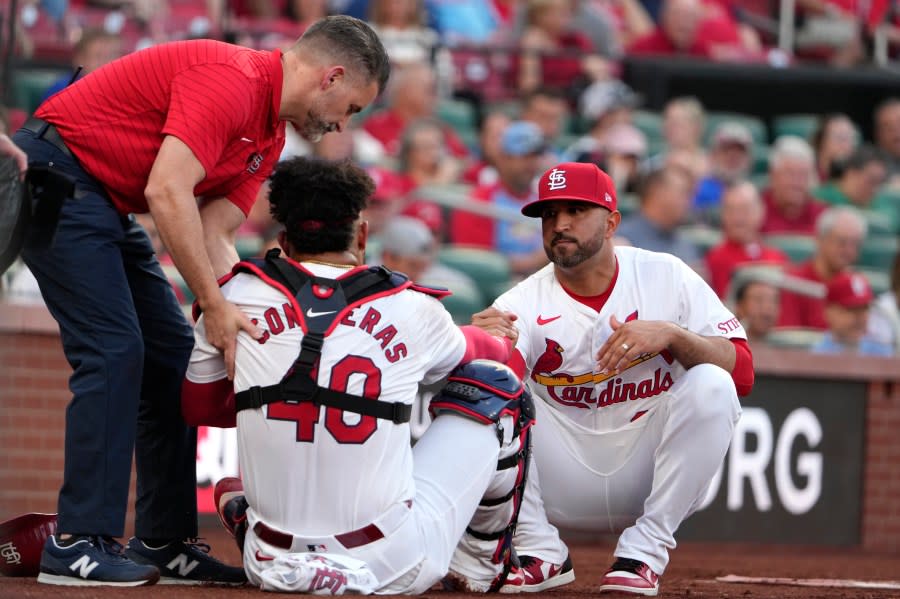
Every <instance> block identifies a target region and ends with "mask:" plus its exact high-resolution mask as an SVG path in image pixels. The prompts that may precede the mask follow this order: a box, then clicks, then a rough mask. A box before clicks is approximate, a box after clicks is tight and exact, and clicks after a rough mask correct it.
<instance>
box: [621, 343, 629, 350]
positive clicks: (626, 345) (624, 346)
mask: <svg viewBox="0 0 900 599" xmlns="http://www.w3.org/2000/svg"><path fill="white" fill-rule="evenodd" d="M622 349H624V350H625V351H628V344H627V343H623V344H622Z"/></svg>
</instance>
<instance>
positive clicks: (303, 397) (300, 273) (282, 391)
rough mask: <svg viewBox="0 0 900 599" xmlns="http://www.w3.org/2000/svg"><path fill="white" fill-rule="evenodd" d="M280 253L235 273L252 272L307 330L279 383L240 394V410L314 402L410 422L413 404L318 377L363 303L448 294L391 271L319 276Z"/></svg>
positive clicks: (274, 252)
mask: <svg viewBox="0 0 900 599" xmlns="http://www.w3.org/2000/svg"><path fill="white" fill-rule="evenodd" d="M279 253H280V251H279V250H277V249H275V250H270V251H269V253H267V254H266V257H265V258H264V259H254V260H246V261H243V262H240V263H239V264H238V265H237V266H235V268H234V270H233V271H232V274H237V273H239V272H246V273H250V274H253V275H255V276H258V277H259V278H261V279H262V280H263V281H265V282H266V283H268V284H269V285H272V286H273V287H275V288H277V289H279V290H280V291H282V292H283V293H284V294H285V295H286V296H287V297H288V299H289V300H291V302H292V303H293V306H294V311H295V313H296V315H297V320H298V321H299V323H300V326H301V328H302V329H303V341H302V342H301V344H300V353H299V355H298V356H297V359H296V360H295V361H294V364H293V366H292V367H291V368H290V369H289V370H288V372H287V374H285V376H284V378H283V379H281V382H279V383H278V384H276V385H269V386H266V387H259V386H256V387H251V388H249V389H247V390H246V391H241V392H240V393H237V394H236V395H235V407H236V409H237V411H239V412H240V411H241V410H247V409H256V408H259V407H261V406H263V405H265V404H269V403H273V402H281V401H286V402H297V403H299V402H303V401H310V402H312V403H314V404H315V405H317V406H318V405H326V406H330V407H334V408H338V409H342V410H346V411H349V412H353V413H356V414H362V415H364V416H374V417H375V418H381V419H385V420H390V421H392V422H394V423H396V424H402V423H404V422H409V419H410V414H411V413H412V406H411V405H408V404H404V403H402V402H386V401H380V400H376V399H375V398H364V397H360V396H357V395H351V394H349V393H344V392H341V391H334V390H332V389H328V388H325V387H321V386H319V385H318V383H317V382H316V380H315V378H313V376H312V372H313V369H314V368H315V366H316V364H317V363H318V361H319V357H320V355H321V353H322V345H323V343H324V341H325V338H326V337H327V336H328V335H329V334H330V333H331V332H332V331H333V330H334V328H335V327H336V326H337V324H338V323H339V322H340V321H341V319H342V318H343V317H344V315H345V314H346V313H348V312H349V311H350V310H352V309H353V308H355V307H356V306H358V305H359V304H362V303H364V302H366V301H370V300H371V299H372V298H374V297H383V296H385V295H391V294H394V293H398V292H400V291H403V290H404V289H408V288H413V289H415V290H417V291H422V292H424V293H429V294H431V295H435V296H438V297H441V296H444V295H446V292H443V291H441V290H436V289H435V290H432V289H429V288H425V287H419V286H416V285H413V284H412V283H411V282H410V281H409V279H407V278H406V276H405V275H402V274H399V273H394V272H391V271H390V270H388V269H387V268H385V267H383V266H371V267H369V268H367V269H365V270H359V271H356V272H353V273H351V274H349V275H347V276H344V277H341V278H340V279H328V278H325V277H317V276H315V275H313V274H312V273H310V272H308V271H305V270H303V269H301V268H297V267H296V266H294V265H292V264H291V263H289V262H288V261H287V260H284V259H283V258H280V257H279Z"/></svg>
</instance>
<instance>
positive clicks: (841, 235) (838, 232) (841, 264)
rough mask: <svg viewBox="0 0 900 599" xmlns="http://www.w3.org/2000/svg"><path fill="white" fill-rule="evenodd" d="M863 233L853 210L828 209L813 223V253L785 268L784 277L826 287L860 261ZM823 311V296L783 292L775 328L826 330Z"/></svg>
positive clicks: (863, 230)
mask: <svg viewBox="0 0 900 599" xmlns="http://www.w3.org/2000/svg"><path fill="white" fill-rule="evenodd" d="M866 231H867V226H866V221H865V220H864V219H863V217H862V216H860V214H859V211H857V210H856V209H855V208H851V207H849V206H836V207H833V208H829V209H828V210H826V211H825V212H823V213H822V215H821V216H820V217H819V219H818V221H816V253H815V254H814V255H813V257H812V258H811V259H810V260H809V261H807V262H804V263H803V264H800V265H798V266H795V267H793V268H790V269H788V270H787V274H789V275H793V276H795V277H799V278H801V279H806V280H809V281H813V282H816V283H821V284H823V285H827V284H828V283H829V282H830V281H831V280H832V279H833V278H834V277H835V276H837V275H838V274H840V273H844V272H849V271H850V266H851V265H852V264H853V263H854V262H856V260H857V258H859V250H860V247H862V243H863V240H864V239H865V238H866ZM824 310H825V300H824V298H823V297H809V296H805V295H800V294H797V293H793V292H788V291H785V292H784V294H783V295H782V299H781V318H780V319H779V322H778V325H779V326H783V327H810V328H815V329H822V330H824V329H826V328H828V325H827V323H826V321H825V312H824Z"/></svg>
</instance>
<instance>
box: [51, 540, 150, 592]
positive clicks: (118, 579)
mask: <svg viewBox="0 0 900 599" xmlns="http://www.w3.org/2000/svg"><path fill="white" fill-rule="evenodd" d="M40 568H41V570H40V574H38V578H37V579H38V582H40V583H43V584H56V585H62V586H91V587H94V586H115V587H137V586H144V585H148V584H154V583H155V582H156V581H158V580H159V570H158V569H157V568H156V567H154V566H150V565H145V564H138V563H135V562H133V561H132V560H131V559H129V558H128V557H126V556H125V555H123V553H122V545H120V544H119V543H117V542H116V541H114V540H113V539H112V538H110V537H100V536H78V537H76V538H75V539H73V540H72V542H70V543H69V544H67V545H60V544H59V543H58V542H57V539H56V536H55V535H51V536H50V537H48V538H47V541H46V542H45V543H44V551H43V553H42V554H41V566H40Z"/></svg>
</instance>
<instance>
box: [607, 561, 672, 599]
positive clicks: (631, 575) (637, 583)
mask: <svg viewBox="0 0 900 599" xmlns="http://www.w3.org/2000/svg"><path fill="white" fill-rule="evenodd" d="M600 592H601V593H608V592H619V593H631V594H632V595H644V596H646V597H655V596H656V594H657V593H658V592H659V576H658V575H657V574H656V572H654V571H653V570H651V569H650V566H648V565H647V564H645V563H644V562H641V561H638V560H636V559H628V558H627V557H618V558H616V562H615V563H614V564H613V565H612V568H610V569H609V570H607V572H606V574H604V575H603V579H602V580H601V581H600Z"/></svg>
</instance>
